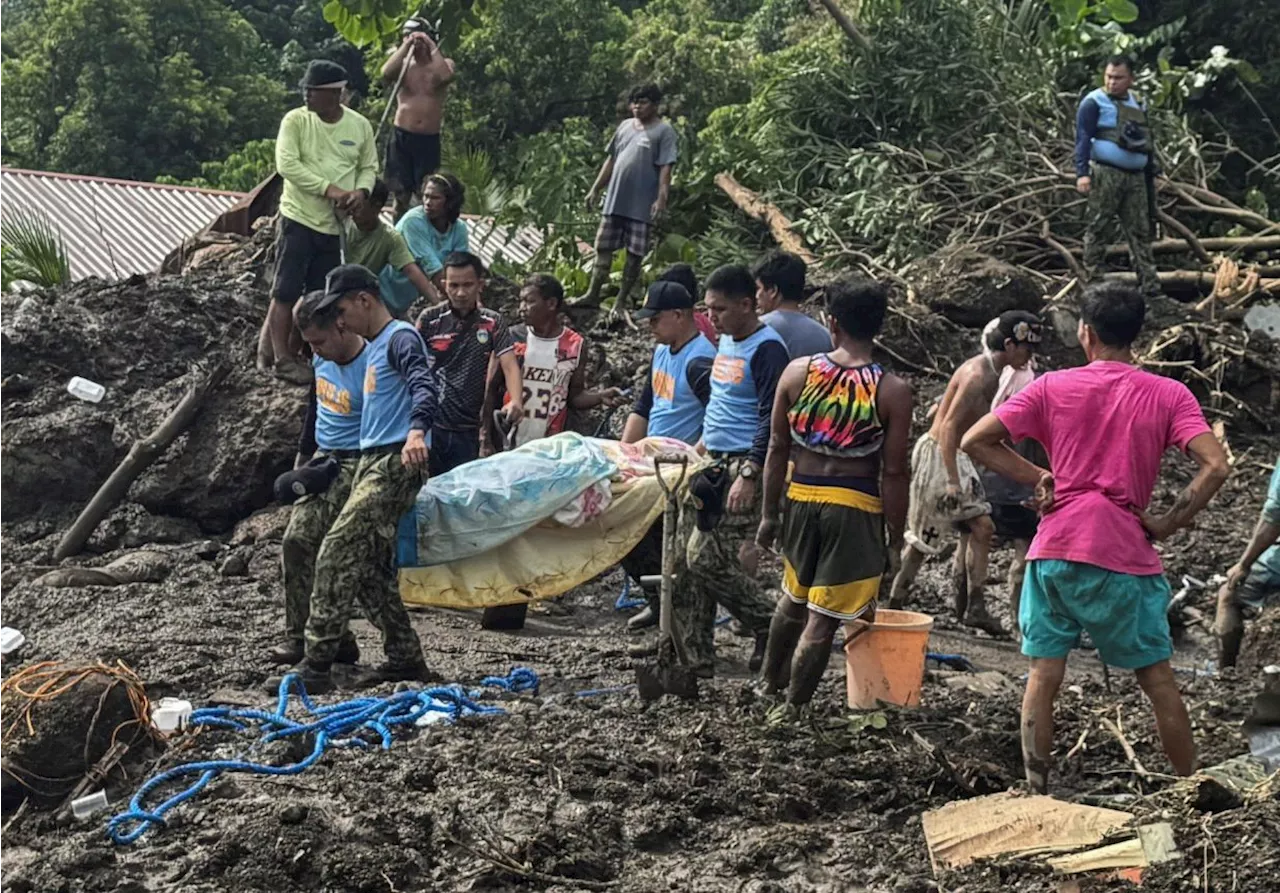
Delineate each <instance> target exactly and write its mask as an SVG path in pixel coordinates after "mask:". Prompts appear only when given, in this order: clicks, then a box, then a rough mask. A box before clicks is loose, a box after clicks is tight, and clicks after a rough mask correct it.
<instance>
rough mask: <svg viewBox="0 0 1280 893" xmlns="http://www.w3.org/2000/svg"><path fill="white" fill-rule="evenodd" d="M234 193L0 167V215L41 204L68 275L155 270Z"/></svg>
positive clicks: (113, 274)
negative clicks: (63, 250)
mask: <svg viewBox="0 0 1280 893" xmlns="http://www.w3.org/2000/svg"><path fill="white" fill-rule="evenodd" d="M240 198H241V194H240V193H238V192H221V191H217V190H212V189H193V188H191V187H189V186H166V185H163V184H160V183H142V182H138V181H136V180H113V179H110V178H107V177H84V176H79V175H76V174H58V173H49V172H44V171H26V170H17V169H15V168H0V215H3V216H4V217H6V218H7V217H8V216H9V214H10V213H11V212H12V211H14V210H17V209H24V210H31V211H42V212H44V214H45V216H46V217H48V218H49V221H50V222H51V223H52V224H53V225H54V226H55V227H57V229H58V231H59V232H60V233H61V234H62V238H63V241H65V242H66V246H67V254H68V255H69V256H70V260H71V278H72V279H83V278H85V277H86V276H101V277H102V278H104V279H118V278H125V277H127V276H132V275H133V274H134V273H153V272H155V271H156V270H158V269H160V263H161V262H162V261H163V260H164V258H165V255H167V254H168V253H169V252H170V251H172V250H173V249H174V248H176V247H178V245H180V244H182V240H183V239H186V238H187V237H189V236H193V235H195V234H196V233H198V232H199V231H200V230H202V229H204V228H205V227H206V226H208V225H209V224H210V223H212V222H213V221H214V219H215V218H217V216H218V215H219V214H221V213H222V212H223V211H225V210H226V209H227V208H229V207H231V205H233V204H235V203H236V201H238V200H239V199H240Z"/></svg>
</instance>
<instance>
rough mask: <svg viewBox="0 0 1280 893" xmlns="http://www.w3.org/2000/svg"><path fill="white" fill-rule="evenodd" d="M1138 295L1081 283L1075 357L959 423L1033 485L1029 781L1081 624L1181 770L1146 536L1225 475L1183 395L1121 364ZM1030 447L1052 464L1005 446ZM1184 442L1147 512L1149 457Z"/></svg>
mask: <svg viewBox="0 0 1280 893" xmlns="http://www.w3.org/2000/svg"><path fill="white" fill-rule="evenodd" d="M1145 314H1146V306H1145V304H1144V303H1143V299H1142V296H1141V295H1140V294H1139V293H1138V292H1137V290H1135V289H1133V288H1130V287H1128V286H1124V285H1121V284H1119V283H1104V284H1100V285H1096V286H1092V287H1090V288H1089V289H1088V290H1087V291H1086V292H1085V294H1084V298H1083V300H1082V303H1081V308H1080V326H1079V337H1080V345H1081V347H1083V348H1084V352H1085V356H1086V357H1087V358H1088V360H1089V363H1088V365H1086V366H1082V367H1079V368H1076V369H1067V370H1065V371H1062V372H1050V373H1049V374H1048V375H1045V376H1042V377H1041V378H1040V379H1038V380H1037V381H1035V382H1034V383H1033V384H1031V385H1030V386H1028V387H1027V388H1026V389H1025V390H1024V391H1022V392H1021V393H1019V394H1017V395H1016V396H1014V397H1013V398H1012V399H1010V400H1009V401H1008V402H1007V403H1004V404H1003V405H1001V406H1000V407H998V408H997V409H996V410H995V411H994V412H992V413H990V414H989V415H987V416H985V417H984V418H983V419H982V420H981V421H979V422H978V423H977V424H976V425H974V426H973V427H972V428H970V429H969V431H968V433H966V434H965V436H964V438H963V440H962V441H961V448H962V449H963V450H964V451H965V452H967V453H968V454H969V455H970V456H972V457H973V460H974V461H975V462H977V463H978V464H980V465H983V466H985V467H987V468H989V469H991V470H993V471H996V472H999V473H1000V474H1003V475H1005V476H1007V477H1009V478H1012V479H1014V480H1016V481H1019V482H1021V483H1024V484H1028V485H1035V486H1036V500H1037V503H1038V507H1039V509H1040V511H1041V513H1042V515H1043V517H1042V518H1041V521H1040V527H1039V530H1038V532H1037V533H1036V536H1035V539H1034V540H1032V542H1031V550H1030V551H1029V552H1028V554H1027V558H1028V559H1029V565H1028V569H1027V574H1026V578H1025V581H1024V583H1023V589H1022V605H1021V609H1020V611H1019V617H1018V620H1019V625H1020V626H1021V629H1022V653H1023V654H1025V655H1027V656H1028V657H1030V658H1031V675H1030V678H1029V680H1028V682H1027V690H1026V693H1025V695H1024V697H1023V701H1022V755H1023V760H1024V762H1025V764H1026V775H1027V781H1028V783H1029V784H1030V785H1031V787H1032V788H1033V789H1034V790H1037V791H1041V792H1043V791H1044V790H1045V788H1046V786H1047V784H1048V776H1049V769H1050V767H1051V766H1050V752H1051V750H1052V748H1053V702H1054V698H1055V697H1056V696H1057V693H1058V688H1059V687H1060V686H1061V684H1062V678H1063V675H1064V674H1065V672H1066V666H1067V655H1068V653H1070V651H1071V649H1072V648H1073V647H1074V646H1075V645H1076V643H1077V641H1078V639H1079V636H1080V633H1081V631H1082V630H1083V631H1085V632H1088V633H1089V637H1090V639H1092V640H1093V643H1094V645H1095V647H1096V648H1097V649H1098V656H1099V658H1101V659H1102V661H1103V662H1104V663H1106V664H1108V665H1110V666H1115V667H1122V668H1124V669H1130V670H1135V671H1136V673H1137V677H1138V684H1139V685H1141V686H1142V690H1143V691H1144V692H1146V694H1147V697H1148V698H1149V699H1150V700H1151V704H1152V707H1153V709H1154V711H1155V716H1156V727H1157V729H1158V731H1159V733H1160V743H1161V745H1162V746H1163V747H1164V751H1165V753H1166V754H1167V755H1168V757H1169V760H1170V762H1172V763H1173V767H1174V769H1175V770H1176V771H1177V772H1178V773H1179V774H1180V775H1189V774H1190V773H1191V772H1192V770H1193V769H1194V768H1195V743H1194V742H1193V741H1192V738H1191V724H1190V721H1189V720H1188V719H1187V710H1186V706H1185V705H1184V704H1183V702H1182V695H1181V694H1180V693H1179V691H1178V686H1177V683H1176V682H1175V680H1174V677H1173V669H1172V668H1171V667H1170V665H1169V657H1170V656H1171V655H1172V654H1173V640H1172V638H1171V637H1170V635H1169V621H1168V617H1167V615H1166V611H1167V609H1168V604H1169V598H1170V591H1169V584H1168V582H1167V581H1166V580H1165V578H1164V574H1163V569H1162V567H1161V565H1160V556H1159V555H1157V554H1156V550H1155V548H1154V547H1153V546H1152V542H1153V541H1156V540H1162V539H1165V538H1166V537H1168V536H1169V535H1171V534H1172V533H1174V532H1175V531H1177V530H1179V529H1181V528H1183V527H1186V526H1188V525H1189V524H1190V523H1191V519H1192V518H1193V517H1194V516H1195V515H1196V513H1197V512H1199V511H1200V509H1201V508H1203V507H1204V506H1205V504H1206V503H1208V501H1209V500H1210V498H1212V496H1213V494H1214V493H1216V492H1217V491H1218V488H1219V487H1221V486H1222V482H1223V481H1224V480H1226V477H1227V460H1226V455H1225V453H1224V452H1223V449H1222V446H1221V444H1219V443H1218V441H1217V439H1216V438H1215V437H1214V436H1213V433H1212V432H1211V431H1210V430H1209V426H1208V425H1207V424H1205V420H1204V415H1203V414H1202V413H1201V411H1200V406H1199V404H1198V403H1197V402H1196V399H1195V397H1193V396H1192V395H1191V392H1190V391H1188V390H1187V388H1186V387H1185V386H1184V385H1182V384H1181V383H1179V382H1176V381H1174V380H1173V379H1170V378H1163V377H1161V376H1159V375H1152V374H1151V373H1149V372H1144V371H1142V370H1141V369H1138V368H1137V367H1136V366H1135V365H1134V359H1133V353H1132V351H1131V345H1132V344H1133V341H1134V339H1136V338H1137V336H1138V332H1139V331H1140V330H1141V329H1142V322H1143V318H1144V316H1145ZM1026 438H1033V439H1035V440H1037V441H1039V442H1040V443H1042V444H1044V447H1045V450H1046V451H1047V452H1048V454H1049V457H1050V458H1049V464H1050V466H1051V467H1052V471H1046V470H1044V469H1042V468H1039V467H1037V466H1036V465H1034V464H1032V463H1031V462H1028V461H1027V460H1026V459H1024V458H1022V457H1021V456H1019V455H1018V454H1017V453H1016V452H1014V450H1013V449H1012V448H1011V447H1010V446H1009V442H1010V441H1012V442H1017V441H1021V440H1024V439H1026ZM1169 447H1177V448H1178V449H1179V450H1182V451H1184V452H1187V453H1190V454H1191V456H1192V457H1193V458H1194V459H1195V460H1196V462H1197V463H1198V464H1199V472H1198V473H1197V474H1196V477H1195V479H1194V480H1193V481H1192V482H1191V484H1190V485H1189V486H1188V487H1187V488H1186V489H1185V490H1183V491H1182V493H1181V494H1180V495H1179V496H1178V499H1177V501H1176V502H1175V503H1174V505H1173V507H1172V508H1171V509H1170V510H1169V511H1168V512H1166V513H1164V514H1160V515H1155V514H1152V513H1151V512H1149V511H1148V504H1149V503H1150V501H1151V494H1152V491H1153V490H1154V488H1155V483H1156V478H1157V477H1158V476H1159V474H1160V459H1161V456H1162V455H1163V454H1164V452H1165V450H1167V449H1168V448H1169Z"/></svg>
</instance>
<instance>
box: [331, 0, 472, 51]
mask: <svg viewBox="0 0 1280 893" xmlns="http://www.w3.org/2000/svg"><path fill="white" fill-rule="evenodd" d="M485 2H486V0H324V6H323V13H324V20H325V21H326V22H329V23H330V24H332V25H333V27H334V28H335V29H336V30H337V32H338V33H339V34H341V35H342V36H343V37H344V38H345V39H346V40H348V41H350V42H351V43H353V44H355V45H356V46H360V47H363V46H369V45H371V44H376V45H381V46H386V45H388V44H391V43H394V42H396V41H397V40H398V38H399V33H400V28H401V26H402V25H403V24H404V22H405V19H408V18H410V17H412V16H420V17H422V18H425V19H426V20H427V21H428V22H430V23H432V24H433V25H435V26H436V31H437V35H438V37H439V38H440V41H441V45H448V46H453V45H454V44H455V42H456V41H457V38H458V35H459V34H460V33H461V31H462V29H463V28H464V27H466V26H468V25H471V26H474V25H475V24H476V22H477V20H476V17H475V12H476V9H477V8H478V7H480V6H481V5H483V3H485Z"/></svg>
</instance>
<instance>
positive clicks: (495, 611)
mask: <svg viewBox="0 0 1280 893" xmlns="http://www.w3.org/2000/svg"><path fill="white" fill-rule="evenodd" d="M528 613H529V603H528V602H522V603H520V604H518V605H499V606H497V607H496V608H485V609H484V613H483V614H481V615H480V628H481V629H494V630H516V629H524V620H525V617H526V616H527V615H528Z"/></svg>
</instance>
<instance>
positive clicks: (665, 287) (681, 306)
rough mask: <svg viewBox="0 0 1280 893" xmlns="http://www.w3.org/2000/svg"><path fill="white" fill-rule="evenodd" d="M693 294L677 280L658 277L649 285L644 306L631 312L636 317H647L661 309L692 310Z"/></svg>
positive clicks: (654, 314) (655, 314)
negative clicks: (671, 280)
mask: <svg viewBox="0 0 1280 893" xmlns="http://www.w3.org/2000/svg"><path fill="white" fill-rule="evenodd" d="M692 309H693V295H691V294H689V290H688V289H687V288H685V287H684V286H683V285H681V284H680V283H679V282H670V281H668V280H665V279H659V280H658V281H657V282H655V283H653V285H651V286H649V292H648V294H646V295H645V298H644V306H643V307H641V308H640V309H639V310H637V311H636V312H635V313H633V314H632V316H634V317H635V318H636V319H649V318H650V317H652V316H657V315H658V314H659V313H660V312H662V311H663V310H692Z"/></svg>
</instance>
